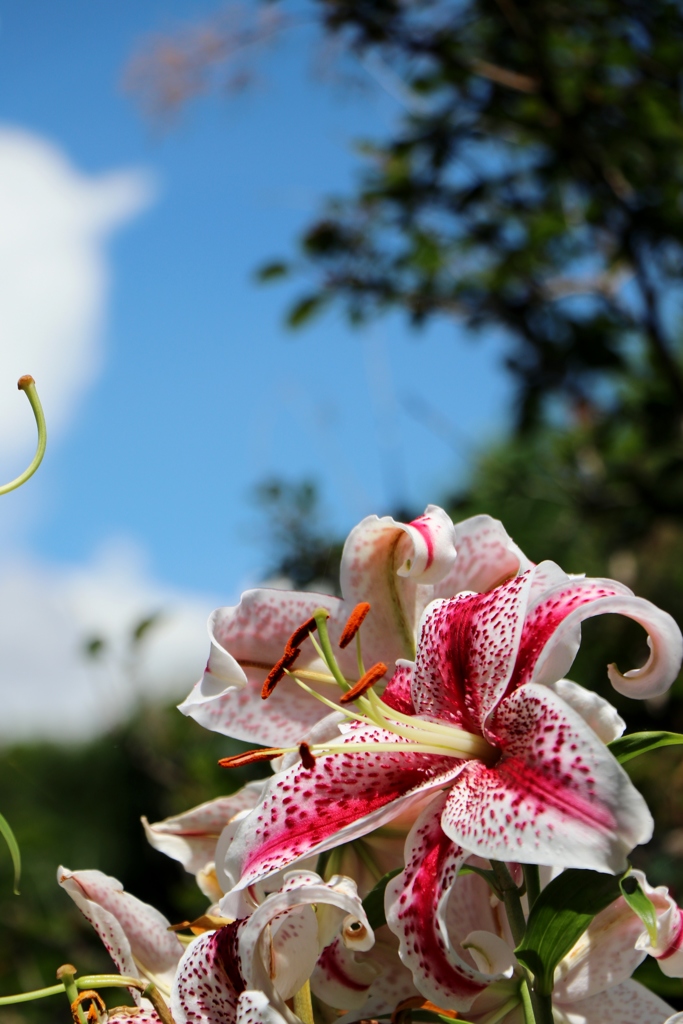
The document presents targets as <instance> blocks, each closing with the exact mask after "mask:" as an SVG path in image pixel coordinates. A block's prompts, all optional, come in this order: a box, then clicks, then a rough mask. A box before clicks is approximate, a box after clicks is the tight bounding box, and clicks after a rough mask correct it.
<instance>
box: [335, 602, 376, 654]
mask: <svg viewBox="0 0 683 1024" xmlns="http://www.w3.org/2000/svg"><path fill="white" fill-rule="evenodd" d="M369 611H370V605H369V604H368V602H367V601H361V602H360V604H357V605H356V607H355V608H354V609H353V611H352V612H351V614H350V615H349V617H348V620H347V622H346V625H345V626H344V628H343V630H342V635H341V636H340V637H339V646H340V647H348V645H349V644H350V643H351V641H352V640H353V638H354V636H355V635H356V633H357V632H358V630H359V629H360V627H361V625H362V624H363V619H364V618H365V616H366V615H367V614H368V612H369Z"/></svg>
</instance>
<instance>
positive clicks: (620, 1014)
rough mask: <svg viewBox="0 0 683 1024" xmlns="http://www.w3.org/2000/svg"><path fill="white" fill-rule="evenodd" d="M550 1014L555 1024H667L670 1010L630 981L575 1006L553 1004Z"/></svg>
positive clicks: (667, 1005)
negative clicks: (552, 1012)
mask: <svg viewBox="0 0 683 1024" xmlns="http://www.w3.org/2000/svg"><path fill="white" fill-rule="evenodd" d="M553 1010H554V1017H555V1021H556V1022H557V1024H667V1022H668V1021H670V1020H671V1012H672V1007H671V1006H669V1004H668V1003H665V1002H664V1000H663V999H660V998H659V996H656V995H655V994H654V992H650V991H649V990H648V989H646V988H645V987H644V986H643V985H639V984H638V982H637V981H631V980H629V981H623V982H622V983H621V984H620V985H616V986H615V987H614V988H610V989H607V991H606V992H600V993H599V994H598V995H595V996H591V997H590V998H588V999H581V1000H579V1001H578V1002H575V1003H561V1002H560V1001H559V1000H556V1001H554V1002H553ZM674 1019H675V1018H674Z"/></svg>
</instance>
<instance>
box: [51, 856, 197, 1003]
mask: <svg viewBox="0 0 683 1024" xmlns="http://www.w3.org/2000/svg"><path fill="white" fill-rule="evenodd" d="M57 880H58V882H59V884H60V885H61V887H62V888H63V889H64V890H65V891H66V892H68V894H69V896H70V897H71V899H72V900H73V901H74V903H75V904H76V906H77V907H78V909H79V910H80V911H81V913H82V914H83V916H84V917H85V918H86V919H87V920H88V921H89V922H90V924H91V925H92V926H93V928H94V929H95V931H96V932H97V934H98V935H99V937H100V939H101V940H102V942H103V943H104V945H105V946H106V948H107V950H108V952H109V955H110V956H111V958H112V960H113V961H114V963H115V964H116V966H117V968H118V970H119V971H120V972H121V974H127V975H129V976H130V975H132V976H133V977H139V975H140V972H142V974H143V975H144V976H145V977H148V978H151V979H153V980H154V981H156V982H157V983H159V984H161V986H162V987H164V988H167V989H168V988H170V985H171V982H172V980H173V976H174V974H175V969H176V965H177V963H178V961H179V960H180V957H181V956H182V953H183V947H182V945H181V943H180V942H179V941H178V939H177V938H176V936H175V935H174V934H173V933H172V932H169V931H168V928H169V922H168V921H167V920H166V918H165V917H164V915H163V914H160V913H159V911H158V910H155V909H154V907H151V906H150V905H149V904H148V903H143V902H142V901H141V900H138V899H136V897H135V896H131V895H130V893H127V892H125V891H124V889H123V886H122V885H121V883H120V882H119V881H118V880H117V879H116V878H111V877H110V876H109V875H105V874H103V873H102V872H101V871H69V869H68V868H64V867H60V868H59V869H58V871H57ZM134 995H135V996H137V999H139V995H137V993H136V992H134ZM136 1001H137V1000H136Z"/></svg>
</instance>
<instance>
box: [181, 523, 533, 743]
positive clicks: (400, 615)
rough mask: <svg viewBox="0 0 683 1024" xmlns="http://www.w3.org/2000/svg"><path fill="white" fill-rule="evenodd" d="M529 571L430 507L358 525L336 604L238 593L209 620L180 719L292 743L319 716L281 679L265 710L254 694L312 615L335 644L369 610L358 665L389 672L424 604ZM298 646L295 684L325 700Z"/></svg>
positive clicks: (498, 530)
mask: <svg viewBox="0 0 683 1024" xmlns="http://www.w3.org/2000/svg"><path fill="white" fill-rule="evenodd" d="M456 550H457V552H458V554H457V557H456ZM530 564H531V563H530V562H529V561H528V559H526V558H525V556H524V555H523V554H522V552H521V551H520V550H519V548H518V547H517V546H516V545H515V544H514V543H513V541H511V540H510V538H509V537H508V535H507V533H506V532H505V530H504V528H503V526H502V524H501V523H499V522H498V521H497V520H495V519H492V518H491V517H490V516H484V515H481V516H474V517H472V518H471V519H467V520H465V521H464V522H462V523H458V524H456V525H454V524H453V523H452V522H451V519H450V517H449V516H448V515H447V513H446V512H444V510H443V509H441V508H438V507H437V506H436V505H429V506H428V507H427V509H426V510H425V513H424V515H422V516H420V517H419V518H418V519H415V520H413V521H412V522H411V523H407V524H406V523H398V522H396V521H395V520H394V519H392V518H391V517H390V516H384V517H383V518H378V517H377V516H368V517H367V518H366V519H363V521H362V522H361V523H359V524H358V526H356V527H355V528H354V529H353V530H352V531H351V533H350V534H349V536H348V538H347V540H346V543H345V545H344V551H343V554H342V560H341V593H342V597H341V598H337V597H331V596H329V595H325V594H314V593H308V592H305V593H296V592H291V591H284V590H269V589H258V590H248V591H246V593H244V594H243V595H242V597H241V600H240V603H239V604H238V605H237V606H236V607H230V608H218V609H217V610H216V611H215V612H213V614H212V615H211V617H210V619H209V636H210V639H211V653H210V655H209V660H208V663H207V666H206V669H205V672H204V676H203V678H202V679H201V680H200V681H199V682H198V683H197V684H196V686H195V687H194V689H193V690H192V692H191V693H190V694H189V696H188V697H187V699H186V700H185V701H184V702H183V703H182V704H181V705H180V710H181V711H182V712H183V714H185V715H189V716H190V717H191V718H194V719H195V721H197V722H199V724H200V725H203V726H204V727H205V728H207V729H211V730H213V731H214V732H219V733H223V734H224V735H226V736H232V737H235V738H237V739H243V740H247V741H248V742H252V743H262V744H265V745H274V744H277V745H288V744H291V743H294V742H297V741H298V740H299V739H300V738H301V737H302V736H303V734H304V733H305V732H306V731H307V730H308V729H310V728H311V727H312V726H313V725H314V724H315V723H316V722H317V721H318V720H319V719H320V718H321V717H322V716H323V714H324V711H323V710H322V709H321V707H320V705H318V704H316V702H315V701H311V700H308V699H307V698H306V697H305V696H304V694H303V693H302V692H301V690H300V689H299V688H298V687H297V686H296V684H295V683H294V682H293V680H292V679H291V678H284V679H283V680H282V681H281V683H280V685H279V686H278V688H277V690H276V692H275V693H273V695H272V696H271V697H270V699H269V700H268V701H267V703H266V704H265V705H264V703H263V701H262V699H261V690H262V686H263V682H264V679H265V678H266V676H267V674H268V673H269V672H270V671H271V669H272V668H273V666H274V665H275V664H276V663H278V662H279V660H280V659H281V656H282V652H283V649H284V648H285V644H286V643H287V640H288V638H289V637H290V636H291V634H293V633H294V632H295V631H296V629H297V627H299V626H300V625H301V623H302V622H304V621H305V620H307V619H308V618H309V617H310V616H311V615H312V613H313V611H314V610H315V609H316V608H320V607H323V608H326V609H327V611H328V612H329V615H330V619H329V630H330V636H331V638H332V640H333V641H334V642H335V643H336V642H337V641H338V640H339V638H340V636H341V633H342V629H343V627H344V624H345V623H346V622H347V620H348V618H349V615H350V614H351V612H352V611H353V609H354V608H355V607H356V606H357V605H358V604H359V603H369V604H370V605H371V607H372V614H371V615H370V616H369V617H368V619H367V620H366V622H365V624H364V627H363V646H364V651H365V655H366V657H368V658H370V659H371V660H372V661H373V662H377V661H382V662H385V663H386V664H387V665H389V666H393V665H394V663H395V662H396V660H397V659H399V658H409V659H412V658H414V657H415V643H416V636H417V627H418V623H419V620H420V616H421V614H422V612H423V610H424V608H425V607H426V606H427V604H428V603H429V602H430V601H432V600H433V599H434V598H438V597H450V596H452V595H453V594H456V593H458V592H459V591H461V590H474V591H484V590H488V589H490V588H491V587H493V586H495V585H496V584H497V583H499V582H500V581H501V580H503V579H506V578H507V577H509V576H511V575H514V574H515V573H517V572H519V571H522V570H524V569H526V568H528V567H529V565H530ZM298 646H299V649H300V655H299V657H298V659H297V673H298V675H299V677H300V678H302V679H306V680H307V682H309V683H311V684H312V685H313V686H314V687H316V688H322V689H323V690H325V689H327V690H329V684H330V683H332V684H334V681H333V679H332V677H331V676H330V674H329V670H328V668H327V666H326V665H325V664H324V663H323V662H322V661H321V660H320V658H319V657H318V654H317V652H316V650H315V648H314V647H313V645H312V643H311V641H310V640H309V639H306V634H305V632H304V634H303V636H302V637H300V638H299V644H298ZM356 661H357V659H356V654H355V652H354V650H353V647H349V648H347V649H345V650H342V651H340V665H341V668H342V670H343V671H344V672H345V673H346V674H347V675H349V677H355V674H356ZM287 667H289V666H287Z"/></svg>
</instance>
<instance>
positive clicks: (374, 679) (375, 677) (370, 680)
mask: <svg viewBox="0 0 683 1024" xmlns="http://www.w3.org/2000/svg"><path fill="white" fill-rule="evenodd" d="M388 671H389V670H388V669H387V666H386V665H385V664H384V662H383V661H378V662H377V664H376V665H373V666H372V667H371V668H369V669H368V670H367V672H366V673H365V674H364V675H363V676H361V678H360V679H359V680H358V682H357V683H356V684H355V685H354V686H352V687H351V689H350V690H347V691H346V693H343V694H342V695H341V697H340V698H339V703H340V704H350V703H351V702H352V701H354V700H358V698H359V697H363V696H364V695H365V694H366V693H367V692H368V690H369V689H371V688H372V687H373V686H374V685H375V683H378V682H379V681H380V679H383V678H384V676H385V675H386V674H387V672H388Z"/></svg>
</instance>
